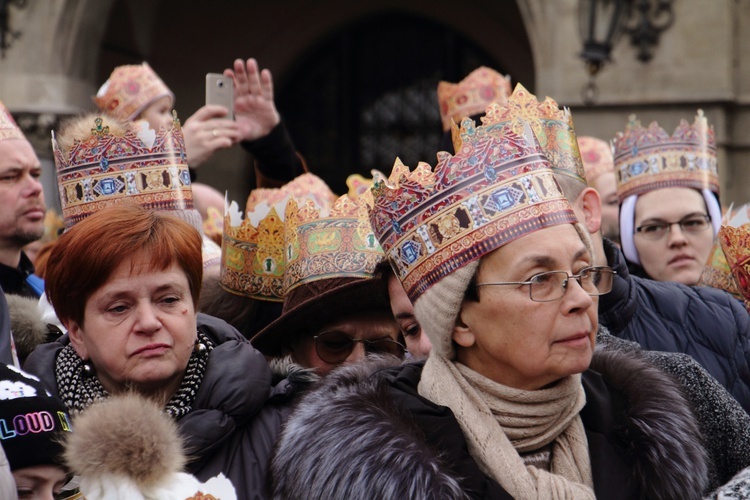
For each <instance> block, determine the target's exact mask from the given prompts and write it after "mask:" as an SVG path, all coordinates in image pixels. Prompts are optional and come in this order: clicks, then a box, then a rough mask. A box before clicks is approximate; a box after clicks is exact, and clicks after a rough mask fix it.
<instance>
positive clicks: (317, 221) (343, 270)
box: [284, 195, 383, 294]
mask: <svg viewBox="0 0 750 500" xmlns="http://www.w3.org/2000/svg"><path fill="white" fill-rule="evenodd" d="M367 211H368V203H367V197H365V196H362V197H360V198H359V199H357V200H352V199H351V198H349V197H348V196H347V195H343V196H341V197H340V198H338V199H337V200H336V202H335V203H334V204H333V207H332V208H331V209H330V211H329V212H328V213H326V212H325V211H324V210H320V209H319V208H317V207H316V206H315V205H314V204H313V203H312V201H310V200H305V201H303V202H301V203H299V204H298V203H297V201H296V200H294V199H290V200H289V203H288V204H287V207H286V216H285V218H286V221H285V224H284V227H285V231H284V234H285V236H284V252H285V258H286V270H285V272H284V293H285V294H286V293H288V292H289V291H291V290H293V289H295V288H297V287H298V286H300V285H303V284H305V283H310V282H312V281H317V280H323V279H330V278H370V277H372V275H373V272H374V271H375V266H376V265H377V263H378V262H379V261H380V260H381V259H382V258H383V250H382V249H381V248H380V245H379V244H378V240H377V238H376V237H375V234H374V233H373V230H372V227H371V226H370V220H369V218H368V215H367Z"/></svg>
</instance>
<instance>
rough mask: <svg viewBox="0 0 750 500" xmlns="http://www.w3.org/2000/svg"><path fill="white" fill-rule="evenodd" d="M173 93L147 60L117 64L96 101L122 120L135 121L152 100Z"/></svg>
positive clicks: (99, 106) (97, 104)
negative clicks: (137, 62) (138, 62)
mask: <svg viewBox="0 0 750 500" xmlns="http://www.w3.org/2000/svg"><path fill="white" fill-rule="evenodd" d="M164 96H169V97H171V98H172V101H173V102H174V94H173V93H172V91H171V90H169V87H167V86H166V84H165V83H164V82H163V81H162V80H161V78H159V75H157V74H156V72H154V70H153V69H151V66H149V65H148V64H147V63H145V62H144V63H142V64H128V65H124V66H118V67H116V68H115V69H114V71H112V74H111V75H110V77H109V80H107V81H106V83H105V84H104V85H102V87H101V89H99V93H98V94H97V95H96V96H94V97H92V100H93V101H94V104H96V106H97V107H98V108H99V109H100V110H102V111H104V112H105V113H107V114H109V115H112V116H114V117H115V118H119V119H120V120H135V119H136V118H138V115H140V114H141V113H142V112H143V111H144V110H145V109H146V108H147V107H148V106H149V105H150V104H151V103H153V102H154V101H156V100H157V99H159V98H161V97H164Z"/></svg>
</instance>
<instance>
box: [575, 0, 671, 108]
mask: <svg viewBox="0 0 750 500" xmlns="http://www.w3.org/2000/svg"><path fill="white" fill-rule="evenodd" d="M673 22H674V12H673V11H672V0H579V3H578V25H579V28H580V32H581V39H582V40H583V52H581V54H580V55H581V57H582V58H583V60H584V61H586V68H587V69H588V71H589V74H590V75H591V79H590V80H589V83H588V84H587V85H586V86H585V87H584V90H583V99H584V102H586V103H587V104H590V103H591V102H593V101H594V98H595V97H596V93H597V90H596V86H595V85H594V76H595V75H596V74H597V73H598V72H599V70H600V69H602V67H603V66H604V65H605V64H606V63H608V62H611V58H610V53H611V52H612V47H614V45H615V44H616V43H617V41H618V40H619V39H620V37H621V36H622V35H623V34H624V33H627V34H629V35H630V43H631V44H632V45H633V46H635V47H638V56H637V57H638V60H640V61H642V62H648V61H650V60H651V58H652V57H653V48H654V47H655V46H656V44H657V43H658V42H659V35H660V34H661V32H662V31H664V30H666V29H667V28H669V27H670V26H671V25H672V23H673Z"/></svg>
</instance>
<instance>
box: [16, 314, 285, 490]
mask: <svg viewBox="0 0 750 500" xmlns="http://www.w3.org/2000/svg"><path fill="white" fill-rule="evenodd" d="M198 329H199V330H200V331H202V332H203V333H204V334H206V336H208V337H209V338H210V339H211V340H212V341H213V342H214V344H215V347H214V349H213V351H211V355H210V357H209V361H208V366H207V368H206V373H205V375H204V377H203V382H202V383H201V386H200V388H199V390H198V392H197V394H196V396H195V401H194V403H193V408H192V410H191V411H190V412H189V413H188V414H187V415H185V416H183V417H182V418H180V419H179V420H178V421H177V425H178V427H179V430H180V434H181V435H182V436H183V438H184V439H185V445H186V449H187V452H188V456H189V457H191V458H192V461H191V462H190V463H189V464H188V472H190V473H191V474H193V475H195V476H196V477H197V478H198V479H200V480H201V481H206V480H208V479H209V478H210V477H212V476H215V475H217V474H218V473H220V472H223V473H224V475H226V476H227V477H228V478H229V479H230V480H231V481H232V484H234V487H235V489H236V490H237V497H238V498H242V499H253V498H266V496H267V495H266V485H265V481H266V470H267V465H268V460H269V458H270V456H271V449H272V447H273V444H274V442H275V440H276V438H277V436H278V434H279V432H280V428H281V422H282V420H283V418H284V416H285V413H286V411H287V410H286V402H285V395H283V394H282V395H278V396H277V395H275V394H274V393H273V392H272V388H271V370H270V369H269V367H268V363H266V360H265V358H264V356H263V355H262V354H261V353H260V352H258V351H257V350H255V348H254V347H253V346H252V345H251V344H250V343H249V342H248V341H247V340H246V339H245V338H244V337H242V335H240V333H239V332H237V330H235V329H234V328H232V327H231V326H229V325H228V324H227V323H226V322H224V321H223V320H220V319H217V318H214V317H212V316H207V315H205V314H199V315H198ZM67 344H68V336H67V335H65V336H64V337H62V338H61V339H59V340H58V341H56V342H53V343H50V344H42V345H40V346H39V347H37V348H36V350H35V351H34V352H33V353H32V354H31V356H29V358H28V359H27V361H26V363H25V364H24V369H25V370H26V371H28V372H29V373H33V374H35V375H37V376H38V377H39V378H40V379H42V381H43V382H44V383H45V384H46V385H47V387H48V388H49V389H50V391H51V392H54V393H55V395H57V382H56V380H55V360H56V359H57V355H58V353H59V352H60V350H62V348H63V347H65V345H67ZM277 400H278V402H277Z"/></svg>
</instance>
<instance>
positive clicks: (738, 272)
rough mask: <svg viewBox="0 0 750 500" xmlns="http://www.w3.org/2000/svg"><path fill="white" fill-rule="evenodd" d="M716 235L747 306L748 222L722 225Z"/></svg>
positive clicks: (749, 290) (749, 297)
mask: <svg viewBox="0 0 750 500" xmlns="http://www.w3.org/2000/svg"><path fill="white" fill-rule="evenodd" d="M717 236H718V240H719V242H720V243H721V250H722V251H723V252H724V256H725V257H726V259H727V263H728V264H729V268H730V269H731V271H732V276H734V279H735V282H736V283H737V288H738V290H739V292H740V294H742V298H743V301H744V302H745V307H746V308H747V307H748V306H750V224H743V225H742V226H740V227H732V226H722V227H721V229H720V230H719V234H718V235H717Z"/></svg>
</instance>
